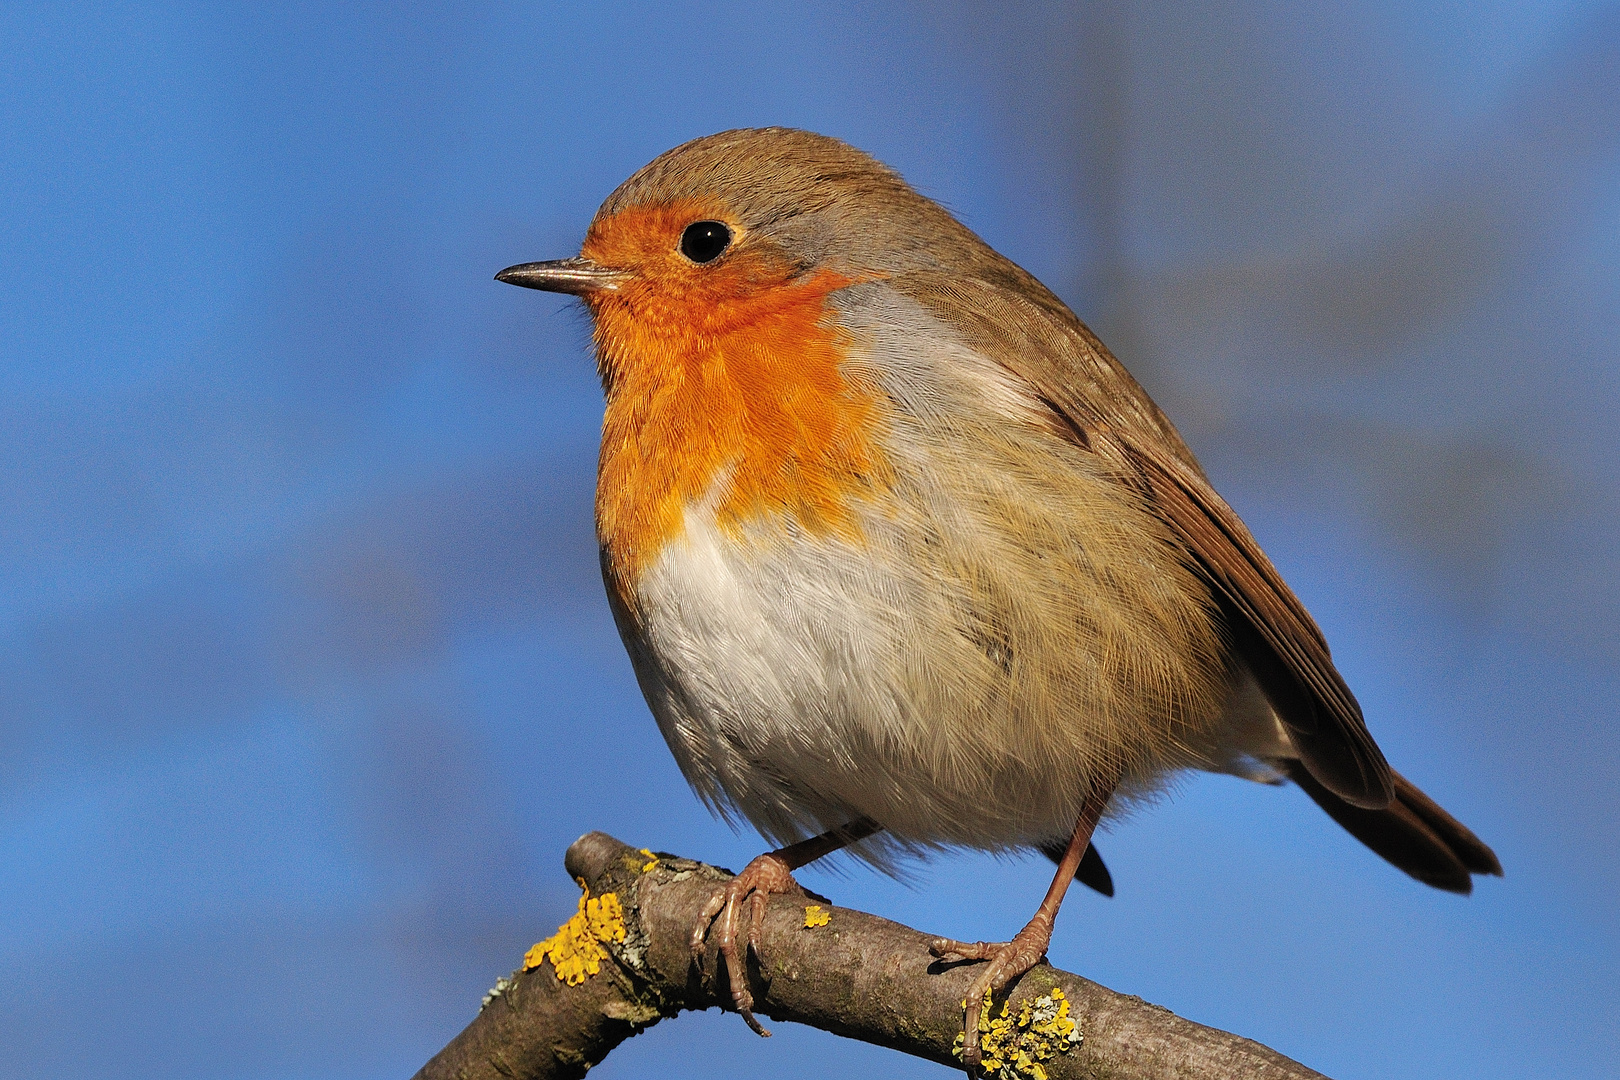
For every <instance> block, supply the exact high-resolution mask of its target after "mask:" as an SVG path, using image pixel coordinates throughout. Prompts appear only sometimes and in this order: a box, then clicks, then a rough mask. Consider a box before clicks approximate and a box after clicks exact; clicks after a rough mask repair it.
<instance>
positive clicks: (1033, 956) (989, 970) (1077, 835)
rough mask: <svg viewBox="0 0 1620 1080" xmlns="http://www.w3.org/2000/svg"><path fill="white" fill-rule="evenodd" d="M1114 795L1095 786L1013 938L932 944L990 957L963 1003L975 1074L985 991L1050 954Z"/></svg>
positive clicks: (948, 952) (944, 955)
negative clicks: (1066, 902) (1055, 929)
mask: <svg viewBox="0 0 1620 1080" xmlns="http://www.w3.org/2000/svg"><path fill="white" fill-rule="evenodd" d="M1110 794H1112V792H1111V791H1105V792H1103V793H1102V794H1100V795H1099V794H1097V792H1096V791H1095V790H1093V791H1092V793H1091V794H1090V795H1088V796H1086V801H1085V804H1084V805H1083V806H1082V807H1081V808H1080V820H1079V821H1078V822H1076V823H1075V826H1074V835H1073V836H1071V837H1070V838H1069V846H1068V847H1067V848H1065V849H1064V852H1063V859H1062V861H1061V862H1059V863H1058V868H1057V873H1056V874H1054V875H1053V876H1052V885H1051V888H1049V889H1047V890H1046V899H1044V900H1042V901H1041V906H1040V907H1039V908H1037V909H1036V910H1035V917H1034V918H1032V919H1030V920H1029V924H1028V925H1027V926H1025V927H1024V928H1023V929H1022V930H1020V931H1018V934H1017V935H1016V936H1015V937H1014V938H1013V939H1012V940H1011V941H1007V942H985V941H975V942H972V943H968V942H963V941H955V940H953V939H951V938H938V939H936V940H935V941H934V943H933V944H932V945H931V946H929V951H930V952H932V953H933V954H934V955H935V956H937V957H939V958H940V959H941V960H988V961H990V963H989V964H988V965H987V966H986V967H985V969H984V971H982V972H981V973H980V974H979V977H978V978H977V979H975V980H974V982H973V987H972V989H970V990H969V991H968V996H967V1000H966V1001H965V1002H963V1009H962V1064H963V1066H964V1067H965V1068H966V1069H967V1070H968V1075H970V1076H971V1075H973V1073H974V1071H975V1070H976V1069H977V1068H978V1065H979V1060H980V1051H979V1022H980V1020H981V1018H982V1016H983V1014H984V997H985V994H986V993H990V994H994V993H995V992H996V991H998V990H1000V989H1001V988H1002V987H1004V986H1006V985H1007V984H1008V983H1009V982H1011V981H1012V980H1013V979H1016V978H1017V977H1018V976H1020V975H1022V974H1023V973H1024V972H1026V971H1028V970H1029V969H1030V968H1032V967H1034V966H1035V965H1036V964H1038V963H1040V962H1041V957H1043V956H1045V955H1046V947H1047V945H1049V944H1051V941H1052V924H1053V923H1054V922H1055V921H1056V919H1057V913H1058V908H1059V907H1060V906H1062V904H1063V894H1064V893H1066V892H1068V890H1069V882H1070V881H1072V880H1073V879H1074V872H1075V871H1076V870H1077V869H1079V867H1080V859H1081V857H1082V856H1084V855H1085V853H1086V848H1087V847H1089V846H1090V845H1091V834H1092V832H1093V831H1094V830H1095V829H1096V828H1097V819H1098V818H1100V817H1102V812H1103V808H1104V807H1105V806H1107V805H1108V796H1109V795H1110Z"/></svg>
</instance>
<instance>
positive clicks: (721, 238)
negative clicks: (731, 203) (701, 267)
mask: <svg viewBox="0 0 1620 1080" xmlns="http://www.w3.org/2000/svg"><path fill="white" fill-rule="evenodd" d="M729 243H731V230H730V229H728V228H726V227H725V226H724V225H723V224H721V223H720V222H718V221H694V222H692V224H690V225H688V226H687V227H686V231H685V232H683V233H681V254H682V255H685V256H686V257H687V258H688V259H691V260H692V261H693V262H695V263H706V262H713V261H714V260H715V259H718V258H719V257H720V253H721V252H722V251H724V250H726V245H727V244H729Z"/></svg>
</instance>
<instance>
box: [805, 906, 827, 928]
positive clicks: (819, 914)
mask: <svg viewBox="0 0 1620 1080" xmlns="http://www.w3.org/2000/svg"><path fill="white" fill-rule="evenodd" d="M831 921H832V912H830V911H828V910H827V909H825V908H823V907H822V906H821V905H820V904H808V905H806V906H805V909H804V925H805V928H806V929H813V928H815V927H817V926H826V925H827V924H828V923H829V922H831Z"/></svg>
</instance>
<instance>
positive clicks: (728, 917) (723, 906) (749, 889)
mask: <svg viewBox="0 0 1620 1080" xmlns="http://www.w3.org/2000/svg"><path fill="white" fill-rule="evenodd" d="M803 891H804V890H803V889H802V888H800V887H799V883H798V882H797V881H795V880H793V873H792V871H791V870H790V869H789V868H788V864H787V863H786V862H784V861H783V860H782V859H781V858H779V857H777V856H776V855H774V854H765V855H761V856H759V857H758V858H757V859H755V860H754V861H753V862H751V863H749V864H748V865H747V866H745V867H743V871H742V873H740V874H738V875H737V876H736V877H734V878H732V879H731V880H730V881H728V882H726V883H725V884H724V885H722V886H721V887H720V888H718V889H716V890H715V892H714V895H713V896H711V897H709V901H708V903H706V904H704V905H703V910H702V911H701V912H699V913H698V921H697V925H695V926H693V927H692V937H691V941H690V944H691V947H692V959H693V961H694V962H695V963H696V964H697V965H698V967H699V968H702V966H703V954H704V952H705V951H706V950H707V948H708V941H709V931H710V930H711V929H712V928H713V924H714V921H715V919H716V918H717V917H718V919H719V920H720V939H719V945H720V949H719V951H720V961H721V963H722V964H724V965H725V969H726V982H727V983H728V984H730V986H731V1001H732V1004H734V1005H735V1006H736V1007H737V1012H738V1013H739V1014H741V1016H742V1018H743V1021H744V1022H745V1023H747V1025H748V1026H749V1028H750V1029H752V1030H753V1032H754V1034H756V1035H762V1036H765V1037H767V1038H769V1037H770V1034H771V1033H770V1032H769V1031H767V1030H765V1028H764V1027H762V1026H761V1025H760V1022H759V1021H758V1020H757V1019H756V1018H755V1017H754V995H753V993H752V991H750V990H749V988H748V952H749V950H753V953H754V956H755V957H758V956H759V955H760V952H759V941H760V934H761V931H762V930H763V928H764V924H765V907H766V904H767V903H768V902H769V898H770V896H771V894H773V893H778V894H780V893H802V892H803ZM745 903H746V904H747V906H748V936H747V938H746V940H745V941H744V943H743V947H742V948H740V949H739V948H738V947H737V919H738V913H739V909H740V908H741V907H742V906H743V905H744V904H745Z"/></svg>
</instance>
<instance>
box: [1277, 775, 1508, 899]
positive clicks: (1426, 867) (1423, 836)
mask: <svg viewBox="0 0 1620 1080" xmlns="http://www.w3.org/2000/svg"><path fill="white" fill-rule="evenodd" d="M1278 764H1279V765H1281V766H1282V767H1283V768H1284V769H1285V770H1286V771H1287V773H1288V776H1289V779H1291V780H1293V781H1294V783H1296V784H1298V785H1299V786H1300V787H1301V788H1303V789H1304V791H1305V794H1307V795H1309V796H1310V797H1311V798H1312V799H1313V800H1314V801H1315V802H1316V805H1317V806H1320V807H1321V808H1322V809H1323V810H1326V811H1327V813H1328V816H1329V817H1331V818H1332V819H1333V820H1334V821H1337V822H1338V823H1339V824H1340V825H1343V826H1344V827H1345V829H1346V830H1347V831H1348V832H1349V833H1350V835H1351V836H1354V837H1355V838H1356V839H1357V840H1360V841H1361V842H1362V843H1363V844H1366V845H1367V846H1368V847H1370V848H1372V849H1373V850H1374V851H1376V852H1377V853H1378V854H1379V855H1382V856H1383V857H1384V858H1385V859H1387V860H1389V861H1390V862H1391V863H1393V864H1395V865H1396V866H1398V867H1400V868H1401V869H1402V870H1405V871H1406V872H1407V873H1408V874H1411V875H1412V876H1413V877H1415V878H1417V879H1418V880H1419V881H1421V882H1423V883H1424V884H1425V885H1433V886H1434V887H1435V888H1437V889H1445V890H1446V891H1447V892H1455V893H1469V892H1472V891H1473V889H1474V882H1473V877H1472V876H1471V875H1473V874H1494V875H1495V876H1497V877H1501V876H1502V864H1501V863H1500V862H1498V861H1497V859H1496V853H1495V852H1494V851H1492V850H1491V849H1490V848H1489V847H1487V846H1486V845H1485V843H1484V841H1482V840H1481V839H1480V838H1479V837H1477V836H1475V835H1474V834H1473V832H1471V831H1470V830H1469V829H1468V827H1467V826H1466V825H1464V824H1463V823H1462V822H1460V821H1458V820H1457V819H1456V818H1454V817H1452V816H1451V815H1450V814H1448V813H1446V812H1445V811H1444V810H1442V809H1441V808H1440V805H1439V804H1438V803H1436V802H1435V801H1434V800H1433V799H1431V798H1429V797H1428V796H1427V795H1425V794H1423V792H1421V791H1419V790H1418V789H1417V786H1416V785H1414V784H1413V783H1412V782H1411V781H1410V780H1408V779H1407V778H1406V777H1404V776H1402V775H1401V774H1400V773H1394V772H1392V775H1393V776H1394V779H1395V799H1394V801H1392V802H1391V803H1390V804H1389V805H1388V806H1387V807H1385V808H1384V809H1382V810H1364V809H1362V808H1361V807H1358V806H1351V805H1350V804H1349V803H1347V802H1345V801H1344V800H1343V799H1341V798H1339V797H1338V796H1337V795H1335V794H1333V792H1331V791H1329V790H1328V789H1327V788H1325V787H1323V786H1322V785H1321V784H1320V783H1318V782H1317V780H1316V778H1315V777H1313V776H1312V775H1311V774H1310V772H1308V771H1307V770H1306V768H1305V766H1304V765H1303V764H1301V763H1300V762H1298V761H1287V762H1279V763H1278Z"/></svg>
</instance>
